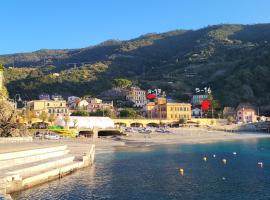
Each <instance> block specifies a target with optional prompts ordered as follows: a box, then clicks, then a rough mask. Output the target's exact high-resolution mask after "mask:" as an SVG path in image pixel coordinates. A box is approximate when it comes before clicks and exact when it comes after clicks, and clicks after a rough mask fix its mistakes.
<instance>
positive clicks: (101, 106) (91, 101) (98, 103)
mask: <svg viewBox="0 0 270 200" xmlns="http://www.w3.org/2000/svg"><path fill="white" fill-rule="evenodd" d="M86 100H87V102H88V106H87V111H88V112H97V110H110V111H114V108H113V101H111V102H103V101H102V100H101V99H98V98H87V99H86Z"/></svg>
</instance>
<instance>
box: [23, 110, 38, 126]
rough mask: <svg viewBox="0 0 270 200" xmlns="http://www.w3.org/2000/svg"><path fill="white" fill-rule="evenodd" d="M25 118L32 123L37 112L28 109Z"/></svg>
mask: <svg viewBox="0 0 270 200" xmlns="http://www.w3.org/2000/svg"><path fill="white" fill-rule="evenodd" d="M25 118H26V120H27V123H28V124H32V122H33V118H36V114H35V112H33V111H27V113H26V115H25Z"/></svg>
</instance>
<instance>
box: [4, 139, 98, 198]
mask: <svg viewBox="0 0 270 200" xmlns="http://www.w3.org/2000/svg"><path fill="white" fill-rule="evenodd" d="M57 142H58V141H56V142H53V143H43V144H42V145H39V143H35V144H31V145H30V146H29V144H28V145H27V144H26V143H24V144H20V145H18V146H14V144H12V145H11V144H9V145H7V146H8V147H9V148H11V147H12V146H13V147H14V148H13V149H12V151H9V152H8V151H7V149H8V148H7V149H5V150H3V147H2V145H1V150H2V153H0V195H6V194H9V193H12V192H15V191H19V190H23V189H26V188H29V187H32V186H34V185H37V184H41V183H43V182H47V181H50V180H53V179H56V178H60V177H62V176H64V175H67V174H69V173H71V172H73V171H75V170H77V169H80V168H82V167H86V166H89V165H91V164H92V163H93V161H94V154H95V145H91V144H89V143H88V144H85V146H84V151H81V150H82V148H78V149H77V148H75V147H73V148H71V149H72V151H73V153H70V150H69V149H67V148H68V147H67V145H56V144H57ZM41 147H42V148H41ZM77 147H78V146H77ZM75 149H76V150H75Z"/></svg>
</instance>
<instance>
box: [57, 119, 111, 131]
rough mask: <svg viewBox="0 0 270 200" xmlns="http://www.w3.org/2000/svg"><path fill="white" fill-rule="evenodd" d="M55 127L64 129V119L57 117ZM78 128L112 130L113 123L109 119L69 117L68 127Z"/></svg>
mask: <svg viewBox="0 0 270 200" xmlns="http://www.w3.org/2000/svg"><path fill="white" fill-rule="evenodd" d="M55 124H56V125H58V126H63V127H65V125H66V124H65V121H64V117H58V118H57V120H56V122H55ZM75 126H76V127H78V128H89V129H93V128H114V122H113V120H112V119H111V118H109V117H81V116H70V119H69V122H68V127H75Z"/></svg>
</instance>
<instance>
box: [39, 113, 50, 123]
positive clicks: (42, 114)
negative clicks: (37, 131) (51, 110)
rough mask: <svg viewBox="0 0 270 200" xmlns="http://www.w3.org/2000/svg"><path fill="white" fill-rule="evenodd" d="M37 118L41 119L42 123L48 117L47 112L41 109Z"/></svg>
mask: <svg viewBox="0 0 270 200" xmlns="http://www.w3.org/2000/svg"><path fill="white" fill-rule="evenodd" d="M39 119H41V120H42V122H43V123H44V122H45V121H46V120H47V119H48V113H47V112H45V111H42V112H41V114H40V115H39Z"/></svg>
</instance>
